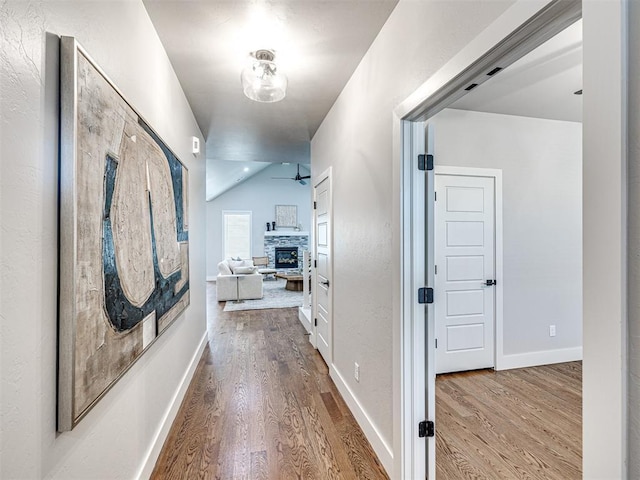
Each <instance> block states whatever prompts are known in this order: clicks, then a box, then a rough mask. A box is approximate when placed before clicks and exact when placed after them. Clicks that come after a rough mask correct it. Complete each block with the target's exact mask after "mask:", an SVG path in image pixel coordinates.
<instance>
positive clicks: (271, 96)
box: [240, 49, 288, 103]
mask: <svg viewBox="0 0 640 480" xmlns="http://www.w3.org/2000/svg"><path fill="white" fill-rule="evenodd" d="M250 56H251V59H250V63H249V65H247V66H246V67H245V68H244V69H243V70H242V74H241V75H240V80H241V82H242V89H243V91H244V94H245V95H246V96H247V97H248V98H250V99H251V100H254V101H256V102H263V103H273V102H279V101H280V100H282V99H283V98H284V97H285V95H286V93H287V83H288V82H287V77H286V76H285V75H283V74H282V73H280V72H278V67H277V65H276V63H275V58H276V54H275V52H274V51H273V50H269V49H260V50H256V51H255V52H251V53H250Z"/></svg>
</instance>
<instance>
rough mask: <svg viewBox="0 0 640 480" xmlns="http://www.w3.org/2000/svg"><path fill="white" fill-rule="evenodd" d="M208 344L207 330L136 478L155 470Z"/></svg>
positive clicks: (142, 479)
mask: <svg viewBox="0 0 640 480" xmlns="http://www.w3.org/2000/svg"><path fill="white" fill-rule="evenodd" d="M206 346H207V332H206V331H205V332H204V335H203V336H202V339H201V340H200V344H199V345H198V348H197V349H196V351H195V353H194V354H193V357H192V358H191V362H190V363H189V368H187V371H186V372H185V373H184V375H183V377H182V380H181V381H180V385H179V386H178V388H177V389H176V393H175V394H174V395H173V398H172V399H171V403H170V404H169V408H167V411H166V413H165V414H164V418H163V419H162V421H161V422H160V426H159V428H158V430H157V431H156V435H155V437H154V439H153V441H152V442H151V446H150V447H149V449H148V450H147V454H146V455H145V458H144V460H143V462H142V467H141V468H140V470H139V472H138V475H137V476H136V479H138V480H145V479H148V478H149V477H151V473H152V472H153V468H154V467H155V466H156V462H157V461H158V457H159V456H160V451H161V450H162V447H163V446H164V442H165V440H166V439H167V435H169V430H170V429H171V425H172V424H173V421H174V420H175V418H176V415H177V414H178V409H179V408H180V405H181V404H182V399H183V398H184V395H185V393H186V392H187V388H188V387H189V384H190V383H191V379H192V378H193V374H194V373H195V371H196V367H197V366H198V363H199V362H200V357H202V352H204V348H205V347H206Z"/></svg>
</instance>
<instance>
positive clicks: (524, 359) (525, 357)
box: [500, 347, 582, 370]
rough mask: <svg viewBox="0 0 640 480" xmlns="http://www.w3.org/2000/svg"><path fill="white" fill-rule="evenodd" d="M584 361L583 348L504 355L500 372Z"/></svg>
mask: <svg viewBox="0 0 640 480" xmlns="http://www.w3.org/2000/svg"><path fill="white" fill-rule="evenodd" d="M579 360H582V347H573V348H561V349H557V350H542V351H539V352H527V353H515V354H512V355H503V356H502V361H501V368H500V370H511V369H513V368H526V367H538V366H540V365H551V364H553V363H564V362H576V361H579Z"/></svg>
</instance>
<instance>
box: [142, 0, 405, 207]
mask: <svg viewBox="0 0 640 480" xmlns="http://www.w3.org/2000/svg"><path fill="white" fill-rule="evenodd" d="M143 1H144V4H145V7H146V9H147V11H148V13H149V16H150V18H151V21H152V22H153V24H154V26H155V28H156V30H157V32H158V35H159V36H160V40H161V41H162V43H163V45H164V47H165V49H166V51H167V54H168V55H169V59H170V60H171V63H172V65H173V68H174V70H175V71H176V74H177V75H178V78H179V80H180V83H181V85H182V88H183V90H184V92H185V94H186V96H187V99H188V101H189V103H190V105H191V108H192V110H193V112H194V114H195V116H196V120H197V122H198V124H199V126H200V128H201V130H202V132H203V133H204V135H205V137H206V159H207V160H206V161H207V199H212V198H214V197H215V196H217V195H219V194H220V193H222V191H224V189H225V188H229V184H230V182H232V183H234V184H235V183H238V182H237V179H238V178H240V177H242V176H243V175H244V179H246V178H248V177H250V176H251V175H253V174H254V173H257V171H259V170H260V169H262V168H265V167H266V166H268V165H269V164H270V163H271V162H289V163H303V164H304V163H309V154H310V153H309V145H310V140H311V137H312V136H313V135H314V133H315V132H316V130H317V129H318V127H319V126H320V123H321V122H322V120H323V119H324V117H325V115H326V114H327V112H328V111H329V109H330V108H331V106H332V105H333V103H334V101H335V99H336V98H337V96H338V94H339V93H340V92H341V91H342V89H343V87H344V86H345V84H346V82H347V81H348V80H349V78H350V77H351V75H352V73H353V71H354V70H355V68H356V67H357V65H358V64H359V62H360V60H361V59H362V57H363V55H364V54H365V52H366V51H367V50H368V49H369V46H370V45H371V43H372V42H373V40H374V39H375V37H376V35H377V34H378V32H379V30H380V28H381V27H382V25H383V24H384V23H385V21H386V20H387V18H388V16H389V15H390V13H391V11H392V10H393V8H394V7H395V5H396V4H397V1H398V0H315V1H311V0H283V1H264V0H263V1H256V0H253V1H249V0H235V1H217V0H191V1H182V0H143ZM261 48H263V49H264V48H266V49H273V50H275V51H276V63H277V64H278V69H279V71H281V72H283V73H285V74H286V75H287V77H288V78H289V88H288V90H287V97H286V98H285V99H284V100H283V101H281V102H278V103H272V104H264V103H257V102H253V101H251V100H249V99H248V98H246V97H245V96H244V94H243V92H242V88H241V85H240V72H241V71H242V69H243V67H244V66H245V65H246V62H247V60H248V55H249V52H251V51H255V50H257V49H261ZM231 162H242V163H241V164H239V165H237V166H235V165H234V164H232V163H231ZM245 168H249V170H247V171H245ZM240 181H242V180H240Z"/></svg>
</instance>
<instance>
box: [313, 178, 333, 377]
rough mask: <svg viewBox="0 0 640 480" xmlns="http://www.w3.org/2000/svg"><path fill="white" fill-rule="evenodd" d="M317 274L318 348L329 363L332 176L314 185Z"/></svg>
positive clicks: (321, 179)
mask: <svg viewBox="0 0 640 480" xmlns="http://www.w3.org/2000/svg"><path fill="white" fill-rule="evenodd" d="M313 199H314V202H315V203H314V205H315V208H314V213H313V219H314V222H313V223H314V231H315V235H314V243H315V245H314V251H315V261H316V268H315V275H314V285H313V289H314V290H315V291H314V295H313V303H314V309H313V312H314V318H315V319H316V321H317V325H316V348H317V349H318V351H319V352H320V355H322V358H324V360H325V362H326V363H327V365H329V366H331V363H332V352H333V346H332V331H333V329H332V322H333V311H332V310H333V309H332V287H333V286H332V284H331V283H332V279H333V271H332V263H331V239H332V235H331V176H330V175H329V174H326V175H323V176H321V177H320V181H319V183H317V184H316V185H314V187H313Z"/></svg>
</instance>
